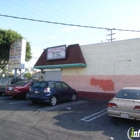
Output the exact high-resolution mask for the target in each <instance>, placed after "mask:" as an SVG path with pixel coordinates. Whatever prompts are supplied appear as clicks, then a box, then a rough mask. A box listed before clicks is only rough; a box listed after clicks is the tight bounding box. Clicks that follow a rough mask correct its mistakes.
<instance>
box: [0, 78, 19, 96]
mask: <svg viewBox="0 0 140 140" xmlns="http://www.w3.org/2000/svg"><path fill="white" fill-rule="evenodd" d="M18 81H22V79H20V78H10V77H2V78H1V79H0V94H3V93H4V91H5V87H6V86H7V85H10V84H14V83H16V82H18Z"/></svg>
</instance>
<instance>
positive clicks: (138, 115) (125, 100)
mask: <svg viewBox="0 0 140 140" xmlns="http://www.w3.org/2000/svg"><path fill="white" fill-rule="evenodd" d="M107 112H108V115H109V116H113V117H119V118H126V119H136V120H140V87H126V88H123V89H121V90H120V91H119V92H118V93H117V94H116V96H115V97H114V98H113V99H111V100H110V101H109V103H108V109H107Z"/></svg>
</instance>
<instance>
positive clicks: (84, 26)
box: [0, 14, 140, 32]
mask: <svg viewBox="0 0 140 140" xmlns="http://www.w3.org/2000/svg"><path fill="white" fill-rule="evenodd" d="M0 16H2V17H10V18H16V19H23V20H30V21H36V22H45V23H50V24H59V25H66V26H76V27H83V28H94V29H104V30H117V31H129V32H140V30H128V29H117V28H105V27H94V26H86V25H78V24H68V23H61V22H52V21H45V20H37V19H31V18H23V17H16V16H10V15H2V14H0Z"/></svg>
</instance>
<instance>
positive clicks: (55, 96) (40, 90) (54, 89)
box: [27, 81, 77, 106]
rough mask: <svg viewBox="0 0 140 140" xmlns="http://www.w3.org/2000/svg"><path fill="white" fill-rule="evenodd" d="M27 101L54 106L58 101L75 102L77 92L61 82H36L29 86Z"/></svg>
mask: <svg viewBox="0 0 140 140" xmlns="http://www.w3.org/2000/svg"><path fill="white" fill-rule="evenodd" d="M27 99H29V100H31V101H32V102H33V103H35V102H46V103H49V104H50V105H52V106H54V105H56V104H57V102H59V101H66V100H72V101H75V100H76V99H77V92H76V90H75V89H73V88H71V87H70V86H69V85H68V84H66V83H65V82H62V81H38V82H34V83H33V84H32V85H31V87H30V90H29V93H28V94H27Z"/></svg>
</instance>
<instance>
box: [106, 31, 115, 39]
mask: <svg viewBox="0 0 140 140" xmlns="http://www.w3.org/2000/svg"><path fill="white" fill-rule="evenodd" d="M107 31H110V34H107V36H110V39H107V40H108V41H110V42H112V41H113V40H114V39H116V38H113V35H115V34H116V33H112V31H113V29H108V30H107Z"/></svg>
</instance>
